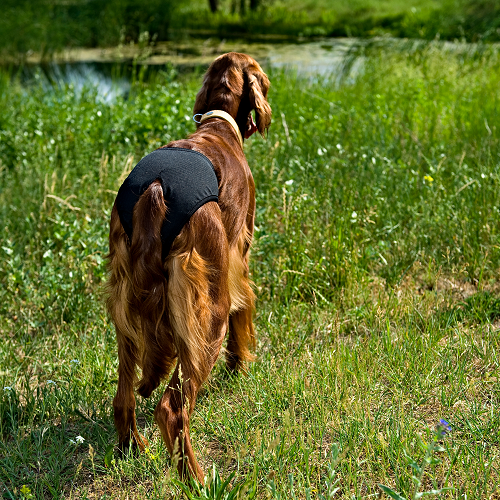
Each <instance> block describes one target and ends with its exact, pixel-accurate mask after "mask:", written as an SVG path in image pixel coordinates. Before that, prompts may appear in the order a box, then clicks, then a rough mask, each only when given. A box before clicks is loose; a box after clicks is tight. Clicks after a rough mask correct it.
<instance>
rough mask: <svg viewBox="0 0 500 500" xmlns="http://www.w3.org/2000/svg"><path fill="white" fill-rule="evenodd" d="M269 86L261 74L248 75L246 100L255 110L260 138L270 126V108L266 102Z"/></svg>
mask: <svg viewBox="0 0 500 500" xmlns="http://www.w3.org/2000/svg"><path fill="white" fill-rule="evenodd" d="M269 85H270V83H269V78H267V75H266V74H265V73H263V72H259V73H250V74H249V75H248V86H249V90H248V98H249V99H250V105H251V107H252V109H255V121H256V125H257V130H258V131H259V133H260V135H262V137H264V133H265V131H266V130H267V129H268V128H269V125H271V106H269V103H268V102H267V91H268V89H269Z"/></svg>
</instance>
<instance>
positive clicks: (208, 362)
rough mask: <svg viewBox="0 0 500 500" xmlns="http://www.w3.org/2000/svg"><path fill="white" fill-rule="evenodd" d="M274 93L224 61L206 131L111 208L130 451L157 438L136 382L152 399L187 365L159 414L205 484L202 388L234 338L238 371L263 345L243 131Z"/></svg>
mask: <svg viewBox="0 0 500 500" xmlns="http://www.w3.org/2000/svg"><path fill="white" fill-rule="evenodd" d="M268 89H269V79H268V78H267V76H266V74H265V73H264V72H263V71H262V69H261V67H260V66H259V64H258V63H257V62H256V61H255V60H254V59H252V58H251V57H249V56H247V55H244V54H238V53H234V52H233V53H229V54H225V55H222V56H220V57H218V58H217V59H216V60H215V61H214V62H213V63H212V65H211V66H210V68H209V69H208V71H207V73H206V75H205V77H204V80H203V86H202V88H201V90H200V92H199V93H198V95H197V98H196V103H195V107H194V112H195V113H197V114H201V115H203V116H202V118H201V119H200V122H201V123H200V124H199V125H198V128H197V130H196V132H195V133H194V134H192V135H191V136H190V137H189V138H188V139H184V140H180V141H175V142H172V143H170V144H168V145H167V146H165V147H164V148H160V149H159V150H157V151H155V152H153V153H151V155H148V156H146V157H145V158H144V159H143V160H141V162H140V163H139V164H138V165H137V166H136V167H135V168H134V170H133V171H132V173H131V175H130V176H129V178H128V179H127V181H125V183H124V184H123V186H122V187H121V188H120V191H119V194H118V196H117V199H116V201H115V204H114V206H113V211H112V214H111V223H110V235H109V247H110V252H109V270H110V277H109V282H108V291H109V297H108V301H107V305H108V310H109V312H110V314H111V317H112V319H113V322H114V324H115V326H116V336H117V340H118V356H119V368H118V390H117V394H116V397H115V399H114V401H113V406H114V419H115V426H116V429H117V431H118V437H119V443H120V447H121V449H122V450H123V449H126V448H127V447H128V446H130V444H132V445H133V446H136V447H137V448H139V449H140V450H144V448H145V447H146V446H147V441H146V439H145V438H144V437H143V436H141V435H140V434H139V432H138V430H137V426H136V420H135V397H134V386H137V390H138V393H139V394H140V395H141V396H143V397H149V396H150V395H151V393H152V391H153V390H154V389H156V388H157V387H158V385H159V384H160V381H161V380H162V379H163V378H165V377H166V376H168V375H169V374H170V373H171V370H172V368H173V366H174V364H175V363H176V362H177V364H176V367H175V371H174V373H173V376H172V378H171V380H170V382H169V384H168V387H167V389H166V391H165V393H164V394H163V397H162V398H161V400H160V402H159V403H158V405H157V407H156V410H155V419H156V422H157V423H158V425H159V427H160V429H161V433H162V435H163V439H164V441H165V443H166V445H167V448H168V450H169V452H170V453H171V455H173V456H174V455H177V457H178V458H179V461H178V470H179V473H180V475H181V477H183V476H184V475H185V474H186V473H189V474H191V475H192V476H194V477H196V478H198V480H199V481H200V482H203V479H204V478H203V471H202V470H201V468H200V466H199V465H198V463H197V461H196V458H195V456H194V453H193V449H192V446H191V441H190V437H189V418H190V415H191V414H192V412H193V409H194V407H195V403H196V396H197V394H198V391H199V390H200V386H201V385H202V383H203V382H204V381H205V379H206V378H207V376H208V375H209V373H210V371H211V369H212V368H213V366H214V363H215V361H216V359H217V357H218V354H219V351H220V348H221V345H222V342H223V340H224V337H225V336H226V334H227V337H228V340H227V351H226V364H227V367H228V369H229V370H233V371H234V370H237V369H238V368H240V367H241V365H242V363H243V362H244V361H248V360H252V354H251V352H250V350H251V348H252V347H254V345H255V337H254V328H253V324H252V311H253V306H254V294H253V292H252V289H251V287H250V283H249V278H248V258H249V249H250V243H251V241H252V236H253V227H254V216H255V185H254V181H253V177H252V173H251V172H250V168H249V166H248V163H247V161H246V159H245V155H244V153H243V140H242V136H244V137H245V138H248V137H250V135H252V134H253V133H254V132H255V131H256V130H258V131H259V132H260V133H261V134H262V135H264V133H265V131H266V129H268V127H269V125H270V123H271V108H270V106H269V104H268V102H267V92H268ZM253 110H255V117H256V124H255V123H254V121H253V119H252V113H251V112H252V111H253ZM211 111H214V113H213V114H211V113H210V112H211ZM219 111H222V112H223V113H220V112H219ZM207 113H208V114H207ZM219 115H220V116H222V118H221V117H219ZM231 122H232V123H231ZM193 152H196V153H193ZM200 153H201V154H200ZM191 160H194V163H193V168H192V169H191V167H190V166H189V162H190V161H191ZM197 161H198V163H196V162H197ZM210 164H211V165H210ZM168 165H170V167H169V166H168ZM167 167H168V168H167ZM191 170H193V172H194V179H193V175H191V174H192V173H193V172H191ZM188 174H189V175H188ZM189 176H190V177H189ZM199 185H201V187H199ZM217 191H218V192H217ZM192 193H195V194H194V195H193V194H192ZM184 195H186V197H187V199H188V201H187V202H184V201H183V200H184V198H182V197H183V196H184ZM191 198H193V200H191ZM189 200H191V201H189ZM215 200H218V201H215ZM179 207H180V209H179ZM178 209H179V210H180V211H179V212H177V210H178ZM179 214H180V215H179ZM136 366H139V367H140V368H141V369H142V378H141V379H140V380H139V381H137V377H136ZM177 457H176V458H177Z"/></svg>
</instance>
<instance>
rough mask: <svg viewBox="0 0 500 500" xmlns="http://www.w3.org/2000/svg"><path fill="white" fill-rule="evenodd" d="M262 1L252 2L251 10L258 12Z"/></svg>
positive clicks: (254, 0) (255, 0)
mask: <svg viewBox="0 0 500 500" xmlns="http://www.w3.org/2000/svg"><path fill="white" fill-rule="evenodd" d="M259 4H260V0H250V10H257V8H258V7H259Z"/></svg>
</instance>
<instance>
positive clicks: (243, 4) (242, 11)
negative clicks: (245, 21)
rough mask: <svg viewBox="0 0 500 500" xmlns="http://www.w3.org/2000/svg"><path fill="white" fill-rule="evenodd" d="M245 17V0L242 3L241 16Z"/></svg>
mask: <svg viewBox="0 0 500 500" xmlns="http://www.w3.org/2000/svg"><path fill="white" fill-rule="evenodd" d="M244 15H245V0H241V1H240V16H244Z"/></svg>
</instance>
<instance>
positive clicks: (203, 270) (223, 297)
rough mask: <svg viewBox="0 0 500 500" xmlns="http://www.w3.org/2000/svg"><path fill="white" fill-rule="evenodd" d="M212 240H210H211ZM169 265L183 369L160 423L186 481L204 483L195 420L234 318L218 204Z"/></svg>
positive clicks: (200, 218)
mask: <svg viewBox="0 0 500 500" xmlns="http://www.w3.org/2000/svg"><path fill="white" fill-rule="evenodd" d="M207 235H210V238H207ZM178 238H179V241H177V244H176V243H174V245H175V247H173V251H172V256H171V257H169V258H168V260H167V268H168V275H169V292H168V299H169V314H170V316H171V323H172V332H173V336H174V338H175V339H176V340H175V341H176V345H177V346H178V347H177V351H178V364H177V368H176V370H175V372H174V375H173V377H172V379H171V381H170V383H169V384H168V387H167V390H166V391H165V393H164V394H163V397H162V398H161V400H160V402H159V403H158V406H157V407H156V410H155V419H156V422H157V423H158V426H159V428H160V430H161V433H162V435H163V439H164V441H165V443H166V445H167V448H168V450H169V452H170V453H171V455H172V458H173V461H174V463H175V462H176V461H177V468H178V471H179V474H180V476H181V477H185V476H186V475H191V476H193V477H196V478H197V479H198V480H199V481H200V482H203V480H204V477H203V471H202V470H201V468H200V466H199V465H198V462H197V460H196V457H195V455H194V452H193V448H192V446H191V439H190V423H189V420H190V416H191V414H192V412H193V410H194V407H195V404H196V397H197V395H198V391H199V390H200V387H201V385H202V384H203V382H204V381H205V380H206V378H207V377H208V375H209V373H210V371H211V370H212V368H213V366H214V364H215V361H216V360H217V357H218V354H219V351H220V348H221V345H222V341H223V340H224V337H225V335H226V331H227V325H228V316H229V306H230V299H229V288H228V283H227V273H228V245H227V238H226V233H225V231H224V228H223V226H222V222H221V218H220V209H219V207H218V205H217V204H216V203H207V204H206V205H204V206H203V207H201V208H200V209H198V211H197V212H196V213H195V214H194V215H193V216H192V217H191V220H190V222H189V223H188V225H186V226H185V228H184V229H183V232H181V234H180V235H179V237H178Z"/></svg>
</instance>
